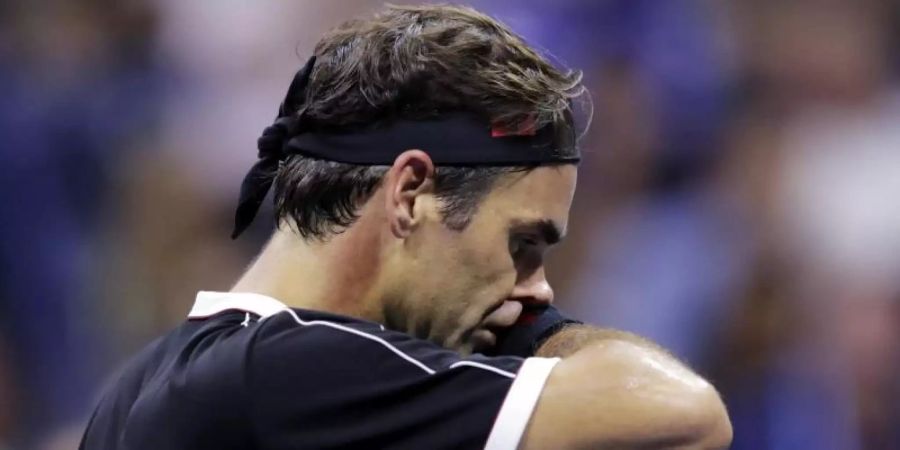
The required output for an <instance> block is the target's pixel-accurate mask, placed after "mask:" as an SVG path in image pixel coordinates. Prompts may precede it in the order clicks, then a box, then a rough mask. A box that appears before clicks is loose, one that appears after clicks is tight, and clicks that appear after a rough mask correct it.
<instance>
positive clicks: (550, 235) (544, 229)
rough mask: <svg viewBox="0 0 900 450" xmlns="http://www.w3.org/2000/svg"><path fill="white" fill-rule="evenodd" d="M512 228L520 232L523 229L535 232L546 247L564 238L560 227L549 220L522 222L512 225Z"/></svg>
mask: <svg viewBox="0 0 900 450" xmlns="http://www.w3.org/2000/svg"><path fill="white" fill-rule="evenodd" d="M513 228H515V229H520V230H521V229H524V228H528V229H532V230H536V231H537V232H538V234H540V236H541V238H542V239H543V240H544V242H546V243H547V245H554V244H558V243H559V242H560V241H562V240H563V239H565V237H566V236H565V233H563V231H562V229H561V228H560V226H559V225H557V224H556V222H554V221H553V220H550V219H539V220H534V221H523V222H519V223H516V224H514V225H513Z"/></svg>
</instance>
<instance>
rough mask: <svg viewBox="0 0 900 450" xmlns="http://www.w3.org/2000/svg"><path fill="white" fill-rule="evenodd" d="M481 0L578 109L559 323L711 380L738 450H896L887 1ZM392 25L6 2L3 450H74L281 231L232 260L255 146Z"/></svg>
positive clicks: (176, 2)
mask: <svg viewBox="0 0 900 450" xmlns="http://www.w3.org/2000/svg"><path fill="white" fill-rule="evenodd" d="M401 3H403V2H401ZM469 4H471V5H473V6H475V7H477V8H480V9H482V10H484V11H486V12H489V13H491V14H493V15H495V16H497V17H499V18H500V19H502V20H503V21H505V22H506V23H508V24H510V25H511V26H512V27H513V28H514V29H515V30H517V31H518V32H519V33H521V34H522V35H523V36H525V37H526V38H527V39H528V40H529V41H530V42H531V43H533V44H535V45H537V46H538V47H540V48H543V49H544V50H545V51H547V52H549V53H551V54H552V55H553V57H554V58H555V60H557V61H559V62H560V63H562V64H565V65H568V66H571V67H576V68H581V69H583V70H584V73H585V80H586V84H587V85H588V86H589V88H590V90H591V97H592V100H593V103H594V108H595V114H594V122H593V126H592V128H591V130H590V132H589V134H588V135H587V136H586V137H585V139H584V141H583V142H584V153H585V158H584V161H583V165H582V169H581V174H580V180H579V191H578V193H577V195H576V200H575V206H574V208H573V214H572V221H571V225H570V239H569V241H568V242H567V243H566V244H564V245H563V246H562V247H561V248H560V249H559V250H557V251H556V252H555V253H554V254H553V256H552V262H551V264H550V267H549V270H550V274H551V277H552V278H553V281H554V282H555V288H556V290H557V299H558V303H559V304H560V305H561V306H562V307H563V308H564V309H567V310H568V311H570V312H571V313H574V314H575V315H577V316H580V317H581V318H583V319H584V320H587V321H590V322H593V323H596V324H601V325H605V326H613V327H618V328H623V329H626V330H630V331H633V332H636V333H639V334H642V335H645V336H648V337H650V338H652V339H654V340H656V341H658V342H660V343H661V344H662V345H663V346H665V347H667V348H669V349H671V350H672V352H673V353H675V354H676V355H677V356H678V357H680V358H682V359H684V360H686V361H687V362H688V363H690V365H691V366H692V367H694V368H696V370H698V371H699V372H700V373H702V374H704V375H705V376H707V377H709V378H710V379H711V380H712V381H713V383H714V384H715V385H716V386H717V387H718V388H719V389H720V390H721V392H722V394H723V395H724V398H725V401H726V403H727V405H728V407H729V409H730V413H731V417H732V421H733V424H734V429H735V441H734V445H733V447H732V448H734V449H740V450H743V449H817V450H828V449H834V450H857V449H860V450H862V449H867V450H868V449H900V376H898V375H900V358H898V356H900V354H898V353H900V345H898V344H900V76H898V75H900V2H898V1H888V0H843V1H842V0H818V1H814V0H797V1H790V2H785V1H776V0H734V1H716V0H516V1H514V0H508V1H504V0H475V1H472V2H470V3H469ZM380 6H381V2H380V1H370V0H349V1H346V0H342V1H328V0H304V1H290V2H289V1H274V0H266V1H254V2H243V1H237V0H216V1H214V0H203V1H200V0H195V1H189V2H186V1H180V0H153V1H151V0H124V1H123V0H79V1H70V0H69V1H67V0H32V1H27V2H26V1H24V0H23V1H14V0H13V1H9V0H7V1H3V2H0V93H2V101H0V205H2V208H3V210H2V215H0V238H2V239H0V448H2V449H41V450H43V449H52V450H55V449H72V448H75V446H76V445H77V442H78V439H79V437H80V433H81V429H82V427H83V425H84V423H85V422H86V420H87V416H88V414H89V412H90V409H91V407H92V404H93V402H94V399H95V396H96V395H97V390H98V388H99V386H100V385H101V384H102V383H103V381H104V379H105V378H106V377H108V376H109V374H110V373H112V371H113V370H114V369H115V368H116V367H117V365H119V364H121V363H122V361H123V360H124V359H125V358H126V357H127V356H128V355H130V354H132V353H133V352H135V351H136V350H137V349H138V348H140V347H141V346H143V345H145V344H146V343H148V342H149V341H150V340H151V339H152V338H153V337H155V336H157V335H159V334H160V333H162V332H164V331H166V330H168V329H170V328H171V327H173V326H174V325H175V324H177V323H178V322H180V321H181V320H183V318H184V317H185V315H186V313H187V311H188V309H189V307H190V305H191V304H192V302H193V297H194V295H195V292H196V291H197V290H200V289H208V290H215V289H219V290H227V289H228V288H229V285H230V283H231V282H232V281H233V280H235V278H236V277H237V276H238V275H239V274H240V272H241V270H242V268H243V267H244V265H245V264H247V263H248V262H249V260H250V258H251V257H252V256H253V255H254V253H255V252H256V251H257V250H258V249H259V247H260V245H262V243H263V241H264V239H265V237H266V235H267V232H268V228H267V226H266V225H268V226H271V222H270V223H269V224H263V223H264V221H260V222H261V224H258V225H257V226H255V227H254V228H253V229H252V230H251V231H252V232H251V234H249V235H245V237H244V238H242V239H240V240H238V241H231V240H230V239H229V238H228V234H229V231H230V224H231V221H232V212H233V208H234V206H235V202H236V199H237V192H238V187H239V184H240V180H241V177H242V176H243V174H244V172H245V170H246V169H247V168H249V166H250V165H251V164H252V162H253V161H254V160H255V153H256V150H255V141H256V138H257V136H258V135H259V133H260V132H261V130H262V129H263V128H264V127H265V126H266V125H269V124H270V123H271V120H272V119H273V117H274V115H275V112H276V108H277V105H278V102H279V101H280V99H281V98H282V96H283V94H284V91H285V90H286V88H287V84H288V82H289V80H290V79H291V77H292V76H293V73H294V71H295V70H297V68H298V67H299V65H300V64H302V62H303V61H305V59H306V56H307V55H308V54H309V53H310V51H311V49H312V47H313V45H314V43H315V41H316V39H317V37H318V36H319V35H320V34H321V33H322V32H324V31H325V30H326V29H327V28H330V27H331V26H334V25H336V24H338V23H339V22H340V21H342V20H344V19H347V18H350V17H353V16H358V15H361V14H366V13H369V12H371V11H374V10H377V9H378V8H380ZM264 216H265V214H264ZM597 376H602V374H597Z"/></svg>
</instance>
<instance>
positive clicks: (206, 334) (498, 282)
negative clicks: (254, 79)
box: [82, 6, 731, 449]
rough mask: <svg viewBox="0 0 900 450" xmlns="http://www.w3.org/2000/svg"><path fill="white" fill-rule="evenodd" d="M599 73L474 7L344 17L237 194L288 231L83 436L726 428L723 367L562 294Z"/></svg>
mask: <svg viewBox="0 0 900 450" xmlns="http://www.w3.org/2000/svg"><path fill="white" fill-rule="evenodd" d="M581 92H582V88H581V87H580V84H579V76H578V74H575V73H563V72H560V71H559V70H557V69H556V68H554V67H553V66H551V65H549V64H548V63H547V62H546V61H545V60H544V59H542V58H541V57H540V56H539V55H538V54H536V53H535V52H534V51H533V50H531V49H530V48H529V47H527V46H526V45H525V44H524V43H523V42H522V40H521V39H520V38H519V37H517V36H516V35H515V34H513V33H512V32H511V31H510V30H508V29H507V28H506V27H505V26H503V25H501V24H499V23H497V22H496V21H494V20H492V19H491V18H489V17H487V16H484V15H482V14H480V13H477V12H475V11H473V10H471V9H466V8H459V7H447V6H423V7H391V8H389V9H387V10H386V11H384V12H383V13H381V14H378V15H376V16H375V17H373V18H371V19H368V20H363V21H354V22H349V23H346V24H344V25H343V26H341V27H339V28H337V29H336V30H334V31H332V32H330V33H329V34H327V35H326V36H325V37H324V38H323V39H322V40H321V41H320V42H319V43H318V45H317V46H316V48H315V52H314V56H313V57H312V58H310V60H309V61H308V62H307V63H306V65H305V66H304V67H303V68H302V69H301V70H300V71H299V72H298V73H297V75H296V76H295V78H294V81H293V83H292V84H291V86H290V88H289V90H288V94H287V96H286V98H285V101H284V103H283V104H282V106H281V108H280V110H279V116H278V118H277V119H276V121H275V124H274V125H272V126H271V127H269V128H267V129H266V130H265V132H264V133H263V136H262V137H261V138H260V140H259V143H258V145H259V150H260V152H259V156H260V160H259V161H258V162H257V163H256V165H254V167H253V168H252V169H251V171H250V173H249V174H248V175H247V177H246V178H245V180H244V184H243V186H242V189H241V200H240V203H239V206H238V212H237V215H236V228H235V236H237V235H238V234H240V233H241V231H243V230H244V229H245V228H246V227H247V226H248V225H249V223H250V221H251V220H252V219H253V216H254V215H255V214H256V211H257V209H258V207H259V205H260V204H261V202H262V199H263V198H264V197H265V195H266V192H267V191H268V190H269V189H270V187H271V185H272V184H274V185H275V204H276V211H277V215H278V220H279V222H278V223H279V228H278V229H277V230H276V231H275V232H274V234H273V235H272V237H271V240H270V241H269V243H268V244H267V245H266V247H265V249H264V250H263V251H262V253H261V254H260V255H259V256H258V258H257V259H256V260H255V261H254V262H253V264H252V265H251V266H250V268H249V269H248V270H247V272H246V273H245V274H244V275H243V277H242V278H241V279H240V280H238V282H237V284H236V285H235V286H234V288H233V289H232V291H231V292H228V293H214V292H201V293H200V294H198V296H197V300H196V303H195V304H194V307H193V309H192V310H191V312H190V314H189V316H188V320H187V321H186V322H185V323H184V324H182V325H181V326H179V327H178V328H176V329H175V330H174V331H172V332H171V333H169V334H167V335H165V336H163V337H162V338H160V339H159V340H157V341H155V342H154V343H152V344H151V345H150V346H149V347H147V348H146V349H145V350H144V351H143V352H142V353H141V354H139V355H138V356H137V357H136V358H135V359H134V360H133V361H132V362H131V363H130V364H129V365H128V366H127V367H126V368H125V370H124V371H123V373H122V375H121V376H120V377H119V378H118V379H117V380H116V383H115V384H114V386H112V389H110V390H109V391H108V392H107V393H106V394H105V396H104V397H103V398H102V399H101V401H100V404H99V406H98V408H97V409H96V411H95V413H94V415H93V417H92V418H91V422H90V424H89V425H88V429H87V431H86V434H85V437H84V441H83V443H82V448H85V449H114V448H115V449H196V448H214V449H229V448H235V449H237V448H241V449H296V448H410V449H434V448H492V449H514V448H535V449H560V448H617V449H618V448H642V449H643V448H722V447H724V446H727V444H728V442H729V441H730V437H731V429H730V424H729V422H728V418H727V414H726V413H725V409H724V406H723V405H722V402H721V400H720V398H719V396H718V394H717V393H716V391H715V390H714V389H713V388H712V387H711V386H710V385H709V384H708V383H707V382H705V381H704V380H702V379H701V378H700V377H698V376H697V375H695V374H693V373H692V372H691V371H690V370H689V369H687V368H685V367H684V366H683V365H681V364H680V363H679V362H678V361H676V360H675V359H674V358H672V357H671V356H670V355H668V354H667V353H666V352H664V351H663V350H661V349H659V348H657V347H656V346H654V345H653V344H651V343H649V342H646V341H644V340H642V339H640V338H638V337H636V336H632V335H629V334H627V333H623V332H616V331H611V330H602V329H597V328H593V327H589V326H586V325H581V324H578V323H577V322H574V321H572V320H569V319H566V318H564V317H563V316H562V315H560V313H559V312H558V311H556V310H555V309H553V308H552V306H550V304H551V303H552V301H553V291H552V290H551V288H550V286H549V285H548V283H547V280H546V278H545V276H544V266H543V257H544V254H545V252H546V251H547V250H548V249H549V248H550V247H551V246H553V245H554V244H556V243H557V242H558V241H559V240H560V239H562V237H563V235H564V234H565V230H566V223H567V220H568V214H569V208H570V205H571V201H572V195H573V192H574V189H575V178H576V169H577V167H576V162H577V161H578V150H577V148H576V146H575V144H576V142H575V135H576V133H575V130H574V125H573V120H572V111H571V104H572V101H571V100H572V99H573V98H574V97H575V96H577V95H580V94H581ZM486 354H490V355H493V356H485V355H486ZM523 357H524V358H523Z"/></svg>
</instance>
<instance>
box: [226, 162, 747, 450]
mask: <svg viewBox="0 0 900 450" xmlns="http://www.w3.org/2000/svg"><path fill="white" fill-rule="evenodd" d="M576 178H577V170H576V167H575V166H572V165H561V166H547V167H538V168H536V169H534V170H531V171H529V172H522V173H514V174H508V175H504V176H503V177H501V179H500V180H498V182H497V183H496V185H495V186H494V187H493V189H492V190H491V192H490V193H488V194H487V196H486V197H485V198H484V200H483V201H482V203H481V204H480V205H479V208H478V210H477V212H476V213H475V214H474V216H473V217H472V220H471V222H470V223H469V225H468V226H467V227H466V228H465V229H464V230H462V231H455V230H451V229H448V228H447V227H446V226H445V225H444V224H443V222H442V221H441V213H440V207H441V203H440V201H439V199H438V198H437V197H436V196H435V194H434V165H433V163H432V161H431V159H430V157H429V156H428V155H427V153H425V152H423V151H420V150H409V151H406V152H404V153H402V154H401V155H400V156H398V157H397V159H396V160H395V162H394V164H393V166H392V167H391V169H390V170H389V172H388V173H387V175H386V176H385V178H384V180H383V181H382V184H381V185H380V187H379V188H378V189H377V190H376V191H375V193H374V194H373V195H372V198H370V199H369V200H368V201H367V202H366V204H365V205H364V206H363V207H362V208H361V209H360V211H359V219H358V220H357V221H356V222H355V223H354V224H353V225H352V226H350V227H349V228H348V229H347V230H345V231H344V232H343V233H339V234H336V235H334V236H331V237H329V238H328V239H326V240H324V241H304V240H302V239H301V238H300V237H299V236H298V235H297V234H295V233H293V232H292V231H291V229H290V224H284V225H285V226H283V227H281V230H279V231H276V232H275V234H274V235H273V237H272V239H271V240H270V242H269V243H268V244H267V246H266V248H265V249H264V250H263V252H262V253H261V254H260V255H259V257H258V258H257V260H256V261H255V262H254V263H253V264H252V265H251V267H250V268H249V269H248V270H247V272H246V273H245V275H244V276H243V277H242V278H241V279H240V280H239V281H238V283H237V284H236V285H235V286H234V288H233V291H236V292H256V293H261V294H265V295H269V296H271V297H274V298H277V299H279V300H281V301H283V302H284V303H286V304H288V305H289V306H293V307H297V308H307V309H318V310H324V311H330V312H334V313H338V314H344V315H348V316H353V317H358V318H363V319H367V320H372V321H376V322H380V323H382V324H384V325H386V326H388V327H390V328H392V329H395V330H399V331H403V332H406V333H409V334H411V335H414V336H417V337H420V338H424V339H430V340H432V341H434V342H437V343H439V344H441V345H443V346H444V347H447V348H450V349H455V350H457V351H459V352H461V353H463V354H468V353H472V352H476V351H482V350H484V349H486V348H489V347H490V346H492V345H493V344H494V343H495V339H496V337H495V331H496V330H498V329H502V328H504V327H508V326H510V325H512V324H513V323H515V322H516V320H517V319H518V317H519V315H520V314H521V312H522V310H523V308H524V307H526V306H528V305H535V304H546V303H550V302H552V301H553V290H552V289H551V287H550V285H549V284H548V283H547V279H546V277H545V271H544V255H545V254H546V252H547V251H548V250H549V249H550V248H551V247H552V245H554V244H555V243H556V242H558V241H559V240H560V239H561V238H562V236H564V235H565V231H566V227H567V225H568V216H569V210H570V208H571V204H572V196H573V194H574V191H575V184H576ZM537 356H542V357H559V358H561V360H560V361H559V363H558V364H556V366H555V367H554V368H553V370H552V372H551V373H550V376H549V377H548V379H547V382H546V384H545V385H544V388H543V390H542V391H541V395H540V397H539V399H538V403H537V405H536V407H535V410H534V412H533V413H532V416H531V418H530V420H529V423H528V427H527V429H526V430H525V433H524V436H523V438H522V440H521V442H520V444H519V447H520V448H522V449H547V448H554V449H578V448H591V449H720V448H727V446H728V444H729V443H730V442H731V436H732V430H731V424H730V422H729V420H728V414H727V412H726V410H725V406H724V404H723V403H722V400H721V398H720V397H719V394H718V393H717V392H716V390H715V389H714V388H713V387H712V386H711V385H710V384H709V383H708V382H706V381H705V380H703V379H702V378H701V377H699V376H698V375H696V374H695V373H693V372H692V371H691V370H690V369H688V368H687V367H685V366H684V365H683V364H682V363H680V362H679V361H678V360H676V359H675V358H674V357H672V356H671V355H670V354H668V353H667V352H666V351H665V350H663V349H661V348H659V347H658V346H656V345H655V344H653V343H651V342H649V341H647V340H645V339H643V338H640V337H638V336H635V335H632V334H630V333H626V332H622V331H616V330H608V329H601V328H595V327H591V326H572V327H569V328H566V329H564V330H562V331H561V332H559V333H557V334H555V335H554V336H553V337H551V338H550V339H549V340H548V341H547V342H545V343H544V344H543V345H542V346H541V348H540V349H538V354H537Z"/></svg>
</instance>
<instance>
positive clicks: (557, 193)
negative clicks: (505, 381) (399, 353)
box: [385, 165, 577, 353]
mask: <svg viewBox="0 0 900 450" xmlns="http://www.w3.org/2000/svg"><path fill="white" fill-rule="evenodd" d="M576 172H577V169H576V167H575V166H573V165H564V166H546V167H538V168H536V169H534V170H532V171H529V172H522V173H512V174H507V175H503V176H502V177H501V178H500V179H498V180H497V181H496V184H495V186H494V188H493V189H492V191H491V192H490V193H488V194H487V195H486V197H485V198H484V199H483V200H482V202H481V204H480V205H479V207H478V210H477V212H476V213H475V214H474V216H473V217H472V219H471V222H470V223H469V225H468V226H467V227H466V228H465V229H464V230H462V231H456V230H451V229H449V228H447V227H446V226H445V225H444V224H443V223H442V222H441V220H440V214H439V206H440V205H439V204H438V202H437V201H434V200H433V197H431V199H432V201H428V200H427V199H426V198H423V199H422V201H421V202H418V204H417V206H416V208H419V209H420V211H419V212H418V213H417V214H419V216H420V217H425V218H426V219H425V220H422V222H421V224H420V225H419V226H417V227H416V228H415V231H414V232H412V233H411V234H410V236H409V237H408V238H407V239H406V240H405V241H404V243H403V250H402V254H403V257H402V258H400V260H399V262H398V263H397V265H398V266H399V271H398V273H400V274H401V275H399V276H400V277H402V279H403V282H402V285H403V286H404V288H403V289H402V292H398V295H396V296H394V297H393V299H392V300H391V303H389V304H387V305H386V312H385V318H386V320H387V322H388V323H389V324H390V325H391V326H392V327H395V328H399V329H403V330H405V331H407V332H409V333H411V334H413V335H416V336H419V337H422V338H427V339H430V340H432V341H434V342H437V343H439V344H441V345H443V346H444V347H447V348H452V349H456V350H459V351H461V352H463V353H471V352H473V351H474V352H478V351H484V350H486V349H489V348H490V347H491V346H493V345H494V343H495V340H496V331H497V330H498V329H502V328H504V327H508V326H510V325H512V324H514V323H515V322H516V320H517V319H518V317H519V314H520V313H521V311H522V309H523V307H531V306H538V305H546V304H548V303H550V302H552V301H553V291H552V289H551V288H550V285H549V284H548V283H547V279H546V276H545V271H544V256H545V255H546V253H547V251H548V250H550V249H551V248H552V247H553V246H554V245H555V244H557V243H558V242H559V241H560V240H561V239H562V237H563V236H564V235H565V230H566V227H567V224H568V216H569V209H570V207H571V204H572V196H573V194H574V192H575V181H576Z"/></svg>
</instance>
